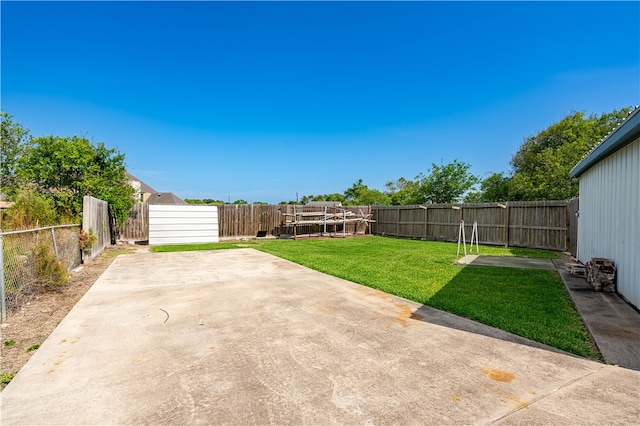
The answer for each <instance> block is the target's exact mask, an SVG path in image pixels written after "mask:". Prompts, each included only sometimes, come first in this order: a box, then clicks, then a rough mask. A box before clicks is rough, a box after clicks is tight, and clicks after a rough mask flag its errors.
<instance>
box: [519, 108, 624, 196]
mask: <svg viewBox="0 0 640 426" xmlns="http://www.w3.org/2000/svg"><path fill="white" fill-rule="evenodd" d="M630 110H631V108H622V109H620V110H613V111H612V112H609V113H604V114H602V115H600V116H598V115H595V114H591V115H588V116H587V115H586V114H585V113H584V112H573V113H571V114H568V115H567V116H565V117H564V118H563V119H562V120H560V121H558V122H557V123H554V124H552V125H551V126H549V127H548V128H546V129H545V130H542V131H541V132H539V133H537V134H535V135H531V136H529V137H528V138H526V139H525V140H524V142H523V143H522V144H521V145H520V148H519V149H518V151H517V152H516V153H515V155H514V156H513V158H512V160H511V166H512V167H513V176H512V178H511V180H510V182H509V186H510V188H509V195H510V199H512V200H562V199H569V198H573V197H576V196H578V182H574V181H572V180H571V178H570V177H569V172H570V171H571V169H572V168H573V167H574V166H575V165H576V164H577V163H578V162H579V161H580V160H581V159H582V158H583V157H584V156H585V155H586V154H587V152H589V150H590V149H592V148H593V147H594V146H596V145H597V144H598V143H599V142H600V141H601V140H602V138H604V137H605V136H606V135H607V133H609V132H610V131H611V130H612V129H613V128H614V127H615V126H616V125H617V124H618V123H620V122H622V119H623V118H624V117H626V116H627V114H628V112H629V111H630Z"/></svg>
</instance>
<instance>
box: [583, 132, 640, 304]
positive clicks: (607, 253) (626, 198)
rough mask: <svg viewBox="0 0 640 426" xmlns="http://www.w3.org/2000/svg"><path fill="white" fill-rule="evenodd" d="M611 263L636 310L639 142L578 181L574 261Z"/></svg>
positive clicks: (639, 287) (639, 300) (639, 289)
mask: <svg viewBox="0 0 640 426" xmlns="http://www.w3.org/2000/svg"><path fill="white" fill-rule="evenodd" d="M592 257H606V258H609V259H612V260H613V261H614V262H615V265H616V268H617V286H618V292H619V293H620V294H622V295H623V296H624V297H625V298H626V299H627V300H628V301H629V302H631V303H632V304H633V305H635V306H636V307H640V261H639V258H640V138H638V139H636V140H635V141H634V142H632V143H631V144H629V145H627V146H625V147H624V148H622V149H620V150H619V151H617V152H615V153H614V154H612V155H611V156H609V157H607V158H605V159H603V160H601V161H600V162H599V163H597V164H595V165H594V166H592V167H591V168H590V169H589V170H587V171H586V172H584V174H583V175H582V176H580V217H579V221H578V258H579V259H580V261H582V262H587V261H588V260H590V259H591V258H592Z"/></svg>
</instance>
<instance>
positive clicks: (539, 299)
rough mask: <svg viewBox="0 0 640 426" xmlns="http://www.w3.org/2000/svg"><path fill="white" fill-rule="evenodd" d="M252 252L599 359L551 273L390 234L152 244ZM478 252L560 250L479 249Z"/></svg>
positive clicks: (552, 254) (516, 253)
mask: <svg viewBox="0 0 640 426" xmlns="http://www.w3.org/2000/svg"><path fill="white" fill-rule="evenodd" d="M238 247H253V248H256V249H258V250H261V251H264V252H266V253H271V254H273V255H276V256H278V257H281V258H284V259H288V260H291V261H292V262H295V263H299V264H301V265H304V266H307V267H309V268H312V269H315V270H318V271H321V272H324V273H327V274H330V275H334V276H336V277H340V278H344V279H346V280H349V281H353V282H356V283H359V284H362V285H366V286H368V287H372V288H376V289H379V290H382V291H384V292H387V293H391V294H394V295H397V296H400V297H403V298H406V299H409V300H413V301H415V302H418V303H422V304H425V305H429V306H432V307H434V308H438V309H442V310H445V311H448V312H451V313H454V314H457V315H461V316H464V317H466V318H470V319H473V320H476V321H479V322H482V323H485V324H488V325H491V326H494V327H497V328H500V329H502V330H505V331H509V332H511V333H514V334H518V335H520V336H523V337H526V338H529V339H531V340H535V341H538V342H541V343H545V344H548V345H550V346H554V347H556V348H559V349H563V350H565V351H568V352H572V353H574V354H577V355H581V356H586V357H591V358H595V359H599V354H598V353H597V351H595V350H594V345H593V342H592V340H591V337H590V336H589V334H588V333H587V332H586V330H585V328H584V326H583V324H582V321H581V320H580V317H579V316H578V314H577V312H576V311H575V309H574V307H573V303H572V302H571V300H570V299H569V297H568V295H567V293H566V290H565V288H564V285H563V284H562V281H561V280H560V277H559V275H558V274H557V272H555V271H545V270H534V269H529V270H524V269H512V268H493V267H471V266H469V267H462V266H458V265H455V264H454V262H455V256H456V252H457V244H456V243H443V242H434V241H416V240H407V239H396V238H388V237H366V238H347V239H341V238H335V239H305V240H296V241H292V240H261V241H247V242H242V243H238V242H225V243H216V244H198V245H185V246H161V247H154V248H153V251H183V250H203V249H204V250H211V249H230V248H238ZM480 253H481V254H482V255H493V256H526V257H543V258H556V257H558V255H559V254H558V253H556V252H550V251H544V250H534V249H518V248H503V247H491V246H481V247H480Z"/></svg>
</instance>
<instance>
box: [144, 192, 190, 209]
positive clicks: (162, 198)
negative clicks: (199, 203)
mask: <svg viewBox="0 0 640 426" xmlns="http://www.w3.org/2000/svg"><path fill="white" fill-rule="evenodd" d="M147 203H149V204H155V205H178V206H182V205H186V204H187V203H186V201H184V200H183V199H182V198H180V197H178V196H177V195H176V194H174V193H173V192H156V193H155V194H151V196H150V197H149V199H147Z"/></svg>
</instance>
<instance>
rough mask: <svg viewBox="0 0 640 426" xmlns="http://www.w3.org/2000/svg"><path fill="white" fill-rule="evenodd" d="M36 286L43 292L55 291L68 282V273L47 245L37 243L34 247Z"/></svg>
mask: <svg viewBox="0 0 640 426" xmlns="http://www.w3.org/2000/svg"><path fill="white" fill-rule="evenodd" d="M35 255H36V273H37V276H38V286H39V287H40V289H42V290H43V291H53V290H56V289H57V288H58V287H60V286H61V285H64V284H66V283H67V282H68V281H69V273H68V272H67V268H65V267H64V266H63V265H62V263H60V262H59V261H58V258H57V257H56V254H55V253H54V252H53V250H51V248H50V247H49V245H48V244H46V243H44V242H39V243H38V244H37V245H36V247H35Z"/></svg>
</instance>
